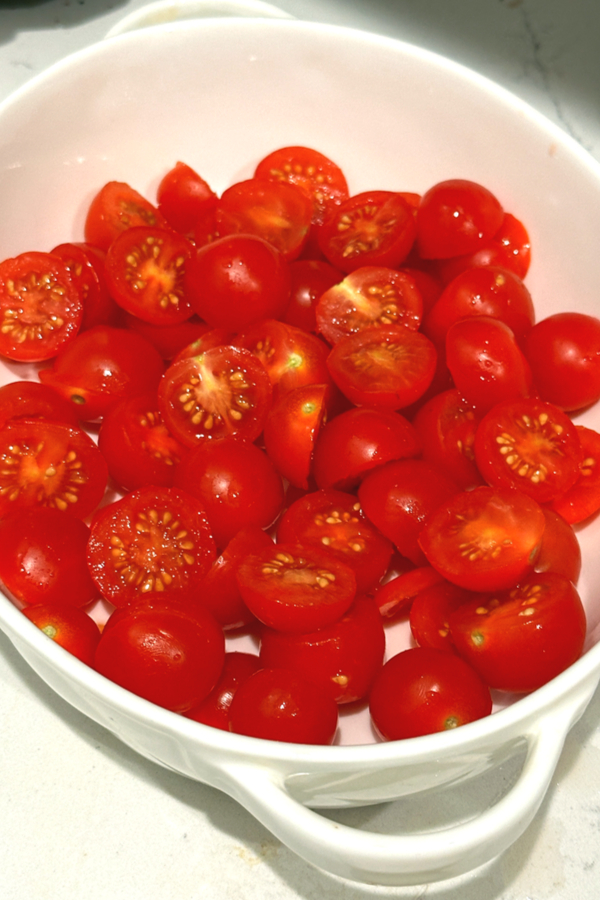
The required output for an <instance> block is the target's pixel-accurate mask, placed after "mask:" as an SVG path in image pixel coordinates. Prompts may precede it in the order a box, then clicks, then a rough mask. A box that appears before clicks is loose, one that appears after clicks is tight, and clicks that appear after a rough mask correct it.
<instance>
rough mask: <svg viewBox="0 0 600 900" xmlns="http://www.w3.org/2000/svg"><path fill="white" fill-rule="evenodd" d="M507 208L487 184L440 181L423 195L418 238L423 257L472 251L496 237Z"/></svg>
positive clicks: (418, 218) (437, 256) (440, 256)
mask: <svg viewBox="0 0 600 900" xmlns="http://www.w3.org/2000/svg"><path fill="white" fill-rule="evenodd" d="M503 218H504V211H503V209H502V207H501V205H500V203H499V202H498V200H497V199H496V197H494V195H493V194H492V193H491V191H489V190H488V189H487V188H486V187H483V185H481V184H477V183H475V182H473V181H466V180H464V179H460V178H454V179H450V180H448V181H440V182H439V183H438V184H435V185H433V187H431V188H429V190H428V191H426V192H425V193H424V194H423V197H422V198H421V204H420V206H419V209H418V210H417V241H418V248H419V253H420V254H421V256H422V257H423V258H424V259H448V257H451V256H459V255H460V254H464V253H473V252H474V251H476V250H478V249H479V248H480V247H481V245H482V244H483V243H484V242H485V241H488V240H489V239H490V238H493V237H494V235H495V234H496V232H497V231H498V229H499V228H500V226H501V225H502V220H503Z"/></svg>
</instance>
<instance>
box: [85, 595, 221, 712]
mask: <svg viewBox="0 0 600 900" xmlns="http://www.w3.org/2000/svg"><path fill="white" fill-rule="evenodd" d="M224 660H225V639H224V637H223V632H222V630H221V628H220V627H219V625H218V624H217V622H216V621H215V619H214V618H213V617H212V616H211V614H210V613H209V612H208V611H207V610H204V609H201V608H199V609H195V610H194V612H193V614H192V613H184V612H182V611H181V610H179V609H177V608H176V607H173V608H171V609H168V608H167V609H152V608H146V609H143V610H142V609H140V610H135V611H131V612H129V614H128V615H123V616H122V617H120V618H119V621H118V623H117V624H115V625H113V626H112V627H110V628H105V629H104V631H103V632H102V636H101V638H100V642H99V643H98V647H97V649H96V655H95V667H96V669H97V670H98V672H100V674H101V675H104V676H105V677H106V678H110V679H111V681H114V682H116V684H119V685H121V687H124V688H126V690H128V691H131V692H132V693H134V694H137V695H138V696H140V697H143V698H144V699H145V700H150V702H151V703H156V704H157V705H158V706H163V707H165V708H166V709H170V710H173V711H174V712H178V713H183V712H186V711H187V710H189V709H191V708H192V707H193V706H196V705H197V704H198V703H200V702H201V701H202V700H203V699H204V698H205V697H206V696H207V695H208V694H209V693H210V692H211V691H212V689H213V688H214V686H215V684H216V683H217V680H218V678H219V676H220V674H221V671H222V669H223V663H224Z"/></svg>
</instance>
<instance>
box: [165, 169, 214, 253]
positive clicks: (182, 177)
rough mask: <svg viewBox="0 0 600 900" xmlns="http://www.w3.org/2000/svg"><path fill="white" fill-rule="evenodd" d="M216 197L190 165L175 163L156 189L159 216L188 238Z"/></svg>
mask: <svg viewBox="0 0 600 900" xmlns="http://www.w3.org/2000/svg"><path fill="white" fill-rule="evenodd" d="M215 198H216V194H215V192H214V191H213V190H212V188H211V187H210V186H209V185H208V183H207V182H206V181H205V180H204V179H203V178H201V176H200V175H198V173H197V172H195V171H194V170H193V169H192V168H191V167H190V166H188V165H187V164H186V163H183V162H176V163H175V165H174V166H173V168H172V169H169V171H168V172H167V173H166V174H165V175H163V177H162V179H161V181H160V184H159V185H158V188H157V189H156V202H157V206H158V211H159V213H160V214H161V215H162V216H164V218H165V219H166V220H167V222H168V223H169V225H170V226H171V227H172V228H174V229H175V230H176V231H178V232H179V233H180V234H185V235H188V236H189V235H191V234H192V233H193V230H194V226H195V224H196V222H197V221H198V218H199V217H200V216H201V215H202V213H203V212H204V211H205V210H206V208H207V205H210V204H211V203H212V201H213V200H214V199H215Z"/></svg>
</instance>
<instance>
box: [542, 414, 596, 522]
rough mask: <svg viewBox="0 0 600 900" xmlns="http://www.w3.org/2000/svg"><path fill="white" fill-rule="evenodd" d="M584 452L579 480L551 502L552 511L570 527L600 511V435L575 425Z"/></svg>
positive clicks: (582, 426) (590, 429)
mask: <svg viewBox="0 0 600 900" xmlns="http://www.w3.org/2000/svg"><path fill="white" fill-rule="evenodd" d="M575 427H576V429H577V434H578V435H579V442H580V444H581V450H582V460H581V464H580V467H579V474H578V476H577V480H576V481H575V483H574V484H573V485H571V487H570V488H568V489H567V490H566V491H565V493H564V494H559V495H558V496H557V497H555V498H554V499H553V500H552V501H551V506H552V509H554V510H555V511H556V512H558V513H560V515H561V516H562V517H563V518H564V519H566V521H567V522H569V523H570V524H571V525H576V524H577V523H578V522H583V521H585V519H588V518H589V517H590V516H592V515H594V513H596V512H597V511H598V510H599V509H600V434H598V432H597V431H594V430H593V429H592V428H586V427H585V426H584V425H576V426H575Z"/></svg>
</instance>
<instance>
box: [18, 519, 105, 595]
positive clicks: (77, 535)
mask: <svg viewBox="0 0 600 900" xmlns="http://www.w3.org/2000/svg"><path fill="white" fill-rule="evenodd" d="M89 535H90V529H89V527H88V526H87V525H86V524H85V522H82V521H81V520H80V519H76V518H75V517H74V516H70V515H69V514H68V513H66V512H61V511H60V510H58V509H52V508H50V507H43V508H38V507H35V508H29V509H15V510H12V511H11V512H8V513H7V514H6V515H4V516H2V518H1V519H0V581H2V584H3V585H4V587H5V588H6V590H8V591H9V592H10V593H11V594H12V596H13V597H15V598H16V600H18V601H19V602H20V603H23V604H26V605H33V604H48V603H50V604H54V603H63V604H69V605H70V606H86V605H87V604H88V603H91V602H92V600H95V599H97V597H98V591H97V589H96V586H95V585H94V583H93V581H92V579H91V576H90V573H89V571H88V568H87V563H86V548H87V542H88V539H89Z"/></svg>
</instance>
